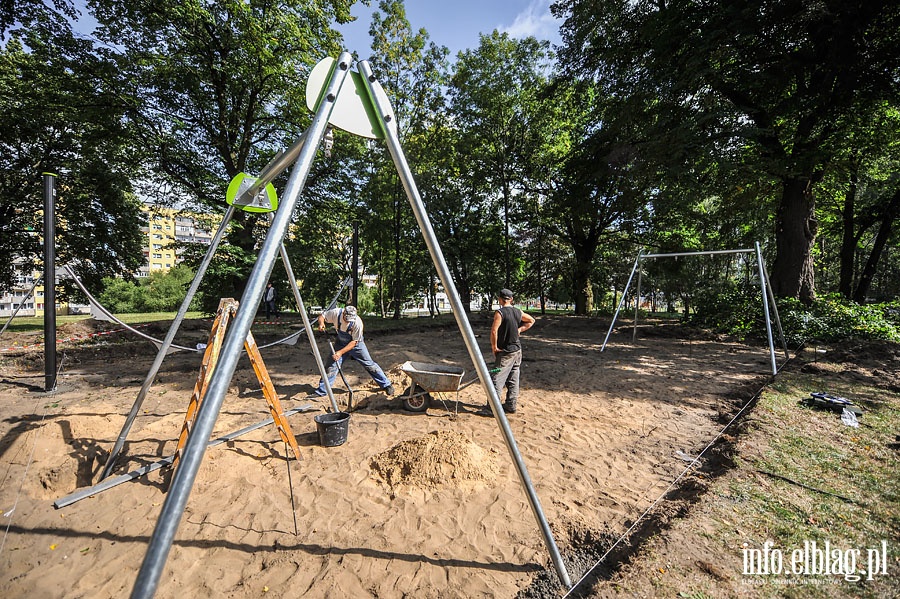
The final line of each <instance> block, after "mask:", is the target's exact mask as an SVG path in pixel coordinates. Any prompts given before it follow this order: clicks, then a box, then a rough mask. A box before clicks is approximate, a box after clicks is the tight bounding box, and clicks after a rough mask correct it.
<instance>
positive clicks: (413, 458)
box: [370, 431, 496, 490]
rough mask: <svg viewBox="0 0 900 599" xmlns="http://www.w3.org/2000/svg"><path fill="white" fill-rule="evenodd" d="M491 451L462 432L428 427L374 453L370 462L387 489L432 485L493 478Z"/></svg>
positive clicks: (494, 459) (428, 487)
mask: <svg viewBox="0 0 900 599" xmlns="http://www.w3.org/2000/svg"><path fill="white" fill-rule="evenodd" d="M494 454H495V452H494V451H486V450H484V449H482V448H481V447H479V446H478V445H477V444H476V443H474V442H472V441H471V440H469V439H468V438H467V437H466V436H465V435H463V434H462V433H457V432H450V431H432V432H430V433H428V434H427V435H425V436H423V437H419V438H416V439H410V440H408V441H403V442H402V443H400V444H398V445H395V446H394V447H392V448H391V449H389V450H387V451H385V452H382V453H380V454H378V455H376V456H375V457H373V458H372V461H371V464H370V465H371V467H372V470H373V471H375V472H376V473H377V474H378V475H379V476H381V478H382V479H383V480H384V481H385V482H386V483H387V484H388V486H389V487H390V488H391V490H397V489H398V488H399V487H401V486H415V487H419V488H426V489H434V488H438V487H443V486H449V485H452V486H460V485H461V484H462V483H464V482H490V481H492V480H494V476H495V472H496V456H495V455H494Z"/></svg>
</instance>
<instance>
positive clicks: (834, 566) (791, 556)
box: [743, 540, 888, 582]
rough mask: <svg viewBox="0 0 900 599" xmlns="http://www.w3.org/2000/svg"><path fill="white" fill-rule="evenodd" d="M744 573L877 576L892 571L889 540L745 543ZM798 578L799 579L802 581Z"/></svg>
mask: <svg viewBox="0 0 900 599" xmlns="http://www.w3.org/2000/svg"><path fill="white" fill-rule="evenodd" d="M743 561H744V563H743V566H744V569H743V574H744V576H789V577H796V578H799V579H801V580H802V578H804V577H812V576H841V577H843V579H844V580H845V581H847V582H858V581H860V580H863V579H865V580H874V579H875V577H876V576H887V574H888V543H887V541H886V540H883V541H881V543H880V545H878V546H875V547H868V548H864V549H859V548H856V547H850V548H843V547H840V546H837V545H832V544H831V542H830V541H825V542H824V543H821V544H820V543H817V542H816V541H804V542H803V546H802V547H795V548H793V549H790V550H782V549H780V548H778V547H775V543H774V542H772V541H766V542H765V543H764V544H763V546H762V548H760V549H754V548H752V547H750V546H749V545H748V544H747V543H744V545H743ZM801 580H796V579H795V581H796V582H801Z"/></svg>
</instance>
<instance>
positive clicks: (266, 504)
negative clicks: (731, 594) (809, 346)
mask: <svg viewBox="0 0 900 599" xmlns="http://www.w3.org/2000/svg"><path fill="white" fill-rule="evenodd" d="M472 324H473V328H474V330H475V331H476V333H478V340H479V344H480V349H481V350H482V353H483V354H484V355H489V353H490V351H489V340H488V337H487V331H488V327H489V321H488V320H487V317H486V316H481V315H474V316H473V323H472ZM210 325H211V323H210V322H209V321H202V320H198V321H188V322H186V323H185V325H184V326H183V327H182V331H181V332H180V333H179V336H178V337H177V338H176V343H178V344H181V345H184V346H187V347H194V346H195V345H196V344H197V343H205V342H206V341H207V337H208V334H209V327H210ZM66 327H69V328H68V329H66V330H61V331H60V332H59V333H58V338H59V339H61V340H62V342H61V344H60V356H61V359H62V363H61V367H60V375H59V382H58V388H57V390H56V391H54V392H52V393H45V392H44V391H43V384H44V376H43V355H42V353H41V350H40V346H39V336H40V335H39V333H35V334H31V335H24V334H15V335H10V334H9V333H7V334H5V335H4V336H3V337H2V338H0V349H2V350H3V351H2V353H0V458H2V462H0V463H2V472H3V475H2V483H0V510H2V512H3V518H2V520H0V523H2V524H3V529H4V530H3V533H2V538H0V595H2V596H4V597H25V596H29V597H50V598H54V597H65V598H75V597H91V598H106V597H122V596H126V595H128V594H129V593H130V592H131V591H132V588H133V586H134V584H135V578H136V575H137V572H138V570H139V568H140V567H141V563H142V561H143V560H144V557H145V553H146V549H147V545H148V541H149V539H150V536H151V535H152V534H153V531H154V529H155V527H156V525H157V520H158V516H159V513H160V509H161V505H162V503H163V501H164V500H165V497H166V488H167V482H168V480H169V479H170V476H171V473H170V469H168V468H162V469H160V470H156V471H154V472H151V473H149V474H146V475H144V476H142V477H138V478H136V479H135V480H133V481H130V482H125V483H123V484H120V485H118V486H115V487H113V488H110V489H108V490H104V491H102V492H97V493H96V494H93V495H90V496H88V497H86V498H84V499H81V500H80V501H77V502H74V503H72V504H70V505H67V506H65V507H62V508H59V509H57V508H55V507H54V505H53V504H54V502H55V501H57V500H60V499H61V498H65V497H67V496H69V495H70V494H72V493H73V492H75V491H77V490H81V489H85V488H88V487H90V486H91V485H93V484H96V483H97V482H98V481H99V476H100V473H101V471H102V469H103V464H104V463H105V460H106V457H107V455H108V452H109V450H110V449H111V448H112V445H113V443H114V441H115V439H116V437H117V436H118V435H119V432H120V430H121V429H122V426H123V424H124V421H125V417H126V415H127V414H128V412H129V410H130V409H131V407H132V405H133V403H134V401H135V399H136V397H137V395H138V391H139V389H140V387H141V385H142V383H143V381H144V378H145V376H146V373H147V372H148V371H149V369H150V366H151V364H152V362H153V359H154V357H155V355H156V349H155V347H154V346H153V345H152V344H151V343H149V342H147V341H144V340H136V339H135V338H134V336H133V335H131V334H122V333H116V334H109V335H97V336H93V337H87V338H85V337H84V335H91V334H96V333H97V332H98V331H103V330H109V329H110V328H114V327H112V326H111V325H110V324H109V323H96V322H94V321H85V322H84V323H78V324H76V325H66ZM607 327H608V321H604V320H598V319H588V318H579V317H572V316H568V317H567V316H552V317H551V316H547V317H539V318H538V322H537V324H536V325H535V326H534V327H533V328H532V329H531V330H530V331H528V333H527V334H526V336H525V338H524V355H525V358H524V364H523V370H522V386H523V390H522V393H521V396H520V400H519V411H518V412H517V413H516V414H513V415H510V416H509V418H508V420H509V425H510V429H511V431H512V433H513V437H514V439H515V442H516V444H517V447H518V450H519V452H520V454H521V456H522V459H523V462H524V464H525V466H526V468H527V474H528V476H529V477H530V480H531V482H532V483H533V488H534V492H535V494H536V496H537V498H538V499H539V501H540V503H541V506H542V509H543V512H544V514H545V516H546V519H547V521H548V522H549V525H550V529H551V531H552V533H553V536H554V539H555V542H556V543H557V545H558V547H559V550H560V553H561V555H562V559H563V563H564V564H565V566H566V569H567V572H568V574H569V576H570V578H571V581H572V582H573V583H575V582H578V581H579V580H580V579H581V578H582V576H583V575H584V574H585V573H586V572H587V571H588V570H589V569H590V568H591V567H593V566H594V565H595V564H596V563H597V560H598V559H599V558H600V557H601V556H604V555H606V559H605V560H604V564H610V563H612V564H615V563H616V561H617V560H619V561H621V560H626V559H628V558H629V556H630V552H632V551H633V550H634V546H633V543H632V544H628V543H620V544H619V545H618V546H616V547H615V548H613V550H612V552H610V553H609V554H606V552H607V550H608V549H610V547H611V546H613V545H614V543H615V542H616V541H617V540H618V539H620V538H621V537H622V535H623V534H625V533H626V532H630V534H631V539H632V541H635V539H637V538H638V536H639V535H640V534H649V533H650V532H652V531H653V530H657V529H658V528H659V527H660V526H662V525H664V524H665V522H666V521H668V520H669V519H670V518H672V517H673V516H675V515H678V514H679V513H680V511H682V509H683V506H684V505H688V504H689V503H690V502H691V501H692V498H693V496H694V495H696V494H697V492H699V491H698V489H697V488H696V485H694V484H693V483H691V482H690V481H689V482H688V483H686V484H685V483H683V482H679V484H673V481H675V480H676V478H677V477H679V475H681V474H682V473H683V472H684V471H685V469H686V468H687V467H688V466H689V462H690V461H691V457H692V456H696V455H697V454H699V453H700V452H701V451H704V450H705V449H707V447H708V446H709V445H710V444H711V443H712V444H713V445H714V446H716V445H719V444H727V443H728V442H729V441H728V437H727V436H726V437H725V438H722V437H719V433H720V431H721V430H722V428H723V426H724V425H725V424H726V423H728V422H729V421H730V420H731V418H732V417H733V416H734V414H736V413H737V412H738V410H740V408H741V406H742V405H744V403H745V402H746V401H747V400H748V399H749V398H751V397H752V396H753V395H754V394H755V393H756V392H757V391H758V390H759V389H760V388H761V387H762V386H763V385H764V384H765V383H766V382H767V381H768V380H769V379H770V375H771V367H770V362H769V360H770V358H769V354H768V349H767V348H766V347H763V346H753V345H747V344H742V343H736V342H731V341H727V340H721V339H714V338H702V339H701V338H696V337H695V338H691V337H690V336H686V334H685V333H684V332H683V331H680V330H678V329H677V328H674V327H672V326H666V325H656V324H646V325H643V326H642V327H641V328H640V331H639V334H638V338H637V340H636V341H635V342H634V343H632V340H631V332H632V329H631V328H630V327H629V326H627V325H624V326H622V327H621V328H620V329H619V330H617V331H615V332H614V333H613V335H612V336H611V338H610V343H609V345H608V346H607V348H606V351H604V352H601V351H600V347H601V344H602V343H603V340H604V337H605V336H606V332H607ZM141 330H142V331H143V332H145V333H146V334H148V335H151V336H156V337H158V338H162V337H163V336H164V335H165V329H164V328H161V327H160V326H155V327H154V326H151V327H146V328H143V329H141ZM255 330H256V328H255ZM296 330H297V325H296V324H294V325H291V324H290V323H286V324H284V325H280V326H275V327H272V326H268V327H258V330H257V332H256V333H255V334H256V336H257V341H258V342H259V344H260V345H261V346H263V345H265V344H266V343H267V342H269V341H273V340H276V339H278V338H281V337H282V336H284V335H286V334H288V333H290V332H292V331H296ZM75 337H80V338H79V339H77V340H76V339H74V338H75ZM366 341H367V344H368V346H369V349H370V351H371V352H372V355H373V357H374V358H375V360H376V361H378V362H379V363H380V364H381V366H382V367H383V368H384V369H385V371H386V372H387V373H388V375H389V376H390V378H391V379H392V381H393V383H394V385H395V386H396V388H397V391H398V393H399V392H400V391H402V390H403V389H405V388H406V387H407V386H408V385H409V380H408V379H407V376H406V375H405V374H404V373H403V372H402V371H401V370H400V368H399V367H400V365H401V364H402V363H403V362H405V361H407V360H414V361H419V362H426V363H433V364H441V365H454V366H462V367H464V368H465V369H466V371H467V375H466V376H464V378H463V381H464V382H465V381H468V380H470V378H471V377H472V376H474V375H473V374H471V371H472V368H471V360H470V359H469V357H468V354H467V352H466V349H465V345H464V343H463V341H462V338H461V335H460V333H459V331H458V329H457V328H456V327H455V325H450V326H443V327H437V328H433V327H428V326H421V327H416V326H412V327H410V326H407V327H406V328H405V329H404V330H402V331H368V330H367V334H366ZM318 342H319V347H320V351H323V352H324V351H327V343H326V340H325V338H324V337H322V336H319V337H318ZM261 355H262V357H263V359H264V361H265V365H266V368H267V370H268V373H269V374H270V376H271V379H272V381H273V383H274V386H275V388H276V390H277V392H278V394H279V397H280V398H281V400H282V404H283V407H284V409H285V410H289V409H292V408H297V407H301V406H305V405H309V406H310V409H309V411H305V412H301V413H296V414H293V415H291V416H290V417H289V419H288V421H289V423H290V427H291V429H292V432H293V434H294V435H295V436H296V439H297V442H298V444H299V448H300V453H301V459H300V460H291V461H286V460H285V455H286V447H285V444H284V443H283V442H282V441H281V440H280V438H279V435H278V432H277V430H276V429H275V427H274V426H273V425H267V426H262V427H261V428H258V429H256V430H254V431H252V432H249V433H247V434H245V435H242V436H240V437H238V438H235V439H233V440H231V441H228V442H227V443H222V444H220V445H218V446H215V447H212V448H210V449H208V450H207V451H206V453H205V455H204V458H203V463H202V464H201V467H200V470H199V473H198V476H197V479H196V481H195V482H194V484H193V487H192V491H191V494H190V497H189V499H188V503H187V507H186V510H185V513H184V516H183V518H182V519H181V521H180V524H179V526H178V529H177V532H176V536H175V541H174V543H173V545H172V548H171V551H170V552H169V554H168V557H167V560H166V563H165V566H164V570H163V574H162V576H161V579H160V583H159V586H158V588H157V591H156V596H157V597H182V596H186V595H188V596H217V597H235V598H244V597H262V596H275V597H282V596H306V597H416V598H428V597H435V598H436V597H441V598H447V597H450V598H453V597H460V598H462V597H515V596H520V597H561V596H563V595H564V594H565V591H564V589H563V588H562V586H560V584H559V581H558V579H557V576H556V572H555V569H554V567H553V562H552V560H551V556H550V552H549V551H548V548H547V546H546V545H545V543H544V539H543V537H542V535H541V532H540V528H539V526H538V522H537V519H536V518H535V516H534V514H533V512H532V509H531V507H530V505H529V501H528V495H527V493H526V489H525V487H524V486H523V484H522V481H521V479H520V477H519V476H518V474H517V472H516V469H515V467H514V465H513V460H512V459H511V457H510V454H509V451H508V449H507V447H506V445H505V443H504V440H503V436H502V435H501V429H500V427H499V426H498V423H497V422H496V421H495V420H494V419H493V418H492V417H486V416H483V415H479V414H478V413H477V410H478V408H480V407H481V406H483V405H484V404H485V401H486V398H485V393H484V391H483V389H482V388H481V386H480V384H478V383H476V384H473V385H471V386H468V387H466V388H464V389H463V390H461V391H460V392H459V393H458V394H456V393H445V394H442V396H441V397H435V398H434V401H433V402H432V407H431V408H429V409H428V411H427V412H424V413H412V412H409V411H406V410H404V409H403V405H402V404H403V402H402V400H401V399H400V398H398V397H394V398H388V397H386V396H385V395H384V393H382V392H380V391H377V390H374V389H373V385H372V381H371V380H370V379H369V378H368V376H367V375H366V373H365V371H364V370H363V369H362V368H361V367H360V366H359V365H358V364H355V363H351V364H349V365H347V366H346V367H345V373H346V375H347V378H348V380H349V383H350V386H351V387H353V388H354V390H355V393H354V403H355V406H354V409H353V411H352V415H351V417H350V421H349V426H348V434H347V442H346V443H344V444H342V445H340V446H337V447H323V446H322V445H321V444H320V443H319V437H318V432H317V426H316V423H315V422H314V420H313V418H314V416H315V415H316V414H322V413H324V412H326V411H329V410H330V404H329V403H328V401H327V400H325V399H321V398H309V397H308V395H309V394H310V392H311V391H312V388H313V385H315V384H316V383H317V381H318V374H317V370H316V367H315V362H314V359H313V354H312V351H311V349H310V346H309V343H308V341H307V339H306V336H305V335H303V336H301V338H300V339H299V342H298V343H296V345H286V344H279V345H274V346H270V347H263V348H262V349H261ZM201 358H202V355H201V354H200V353H194V352H178V353H175V354H172V355H170V356H167V357H166V360H165V362H164V363H163V365H162V368H161V370H160V373H159V375H158V377H157V380H156V382H155V384H154V385H153V387H152V389H151V390H150V392H149V394H148V396H147V399H146V400H145V402H144V404H143V406H142V407H141V410H140V414H139V417H138V418H137V419H136V421H135V424H134V426H133V428H132V430H131V431H130V433H129V436H128V440H127V442H126V444H125V450H124V452H123V455H122V456H121V458H120V460H119V462H118V466H117V468H116V471H115V473H114V475H120V474H124V473H126V472H129V471H132V470H135V469H137V468H139V467H142V466H146V465H148V464H152V463H154V462H157V461H159V460H161V459H163V458H165V457H166V456H169V455H171V454H172V453H173V451H174V448H175V444H176V442H177V438H178V435H179V431H180V430H181V427H182V424H183V421H184V416H185V411H186V408H187V405H188V401H189V399H190V397H191V392H192V389H193V388H194V385H195V382H196V380H197V376H198V372H199V370H200V364H201ZM337 386H338V391H339V393H338V395H337V397H338V400H339V401H340V402H345V401H346V399H347V397H348V395H347V393H346V392H344V391H343V390H342V387H343V385H342V383H341V380H340V378H339V379H338V381H337ZM457 399H458V403H457ZM267 417H268V409H267V406H266V402H265V400H264V398H263V395H262V393H261V391H260V384H259V383H258V381H257V379H256V377H255V375H254V373H253V370H252V369H251V366H250V364H249V361H248V360H247V358H246V357H244V358H242V359H241V360H240V363H239V365H238V369H237V372H236V373H235V376H234V377H233V379H232V381H231V386H230V391H229V393H228V395H227V397H226V398H225V401H224V403H223V406H222V410H221V412H220V414H219V416H218V419H217V421H216V422H217V424H216V428H215V431H214V435H213V437H214V438H216V437H219V436H220V435H223V434H226V433H229V432H233V431H236V430H238V429H241V428H243V427H247V426H249V425H251V424H254V423H258V422H260V421H262V420H264V419H265V418H267ZM684 480H685V479H682V481H684ZM663 498H665V501H664V502H662V503H660V500H662V499H663ZM651 507H653V508H654V509H653V510H651V512H650V513H649V514H648V513H647V512H648V510H650V508H651ZM636 523H637V524H636ZM636 534H637V535H638V536H636ZM685 538H688V537H685ZM672 542H673V543H676V544H677V542H678V541H677V539H675V540H673V541H672ZM594 576H596V572H594ZM577 596H585V595H584V592H583V591H581V594H580V595H577Z"/></svg>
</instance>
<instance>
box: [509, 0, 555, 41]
mask: <svg viewBox="0 0 900 599" xmlns="http://www.w3.org/2000/svg"><path fill="white" fill-rule="evenodd" d="M551 2H552V0H531V2H530V3H529V5H528V7H527V8H526V9H525V10H523V11H522V12H520V13H519V14H518V15H516V18H515V19H514V20H513V22H512V25H509V26H508V27H500V28H499V29H500V31H503V32H505V33H508V34H509V35H510V36H511V37H516V38H522V37H528V36H529V35H533V36H534V37H536V38H538V39H545V40H551V41H553V42H558V41H559V28H560V25H562V21H561V20H559V19H555V18H553V15H551V14H550V3H551Z"/></svg>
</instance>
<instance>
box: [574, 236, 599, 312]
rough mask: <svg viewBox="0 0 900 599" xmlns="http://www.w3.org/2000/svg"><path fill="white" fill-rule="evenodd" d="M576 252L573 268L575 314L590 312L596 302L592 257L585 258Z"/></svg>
mask: <svg viewBox="0 0 900 599" xmlns="http://www.w3.org/2000/svg"><path fill="white" fill-rule="evenodd" d="M579 253H580V252H576V253H575V268H574V269H573V273H572V278H573V281H572V282H573V288H574V290H575V314H578V315H581V316H583V315H585V314H590V312H591V310H592V309H593V304H594V293H593V290H592V289H591V262H592V260H591V259H590V258H588V259H584V257H583V256H580V255H579Z"/></svg>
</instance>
